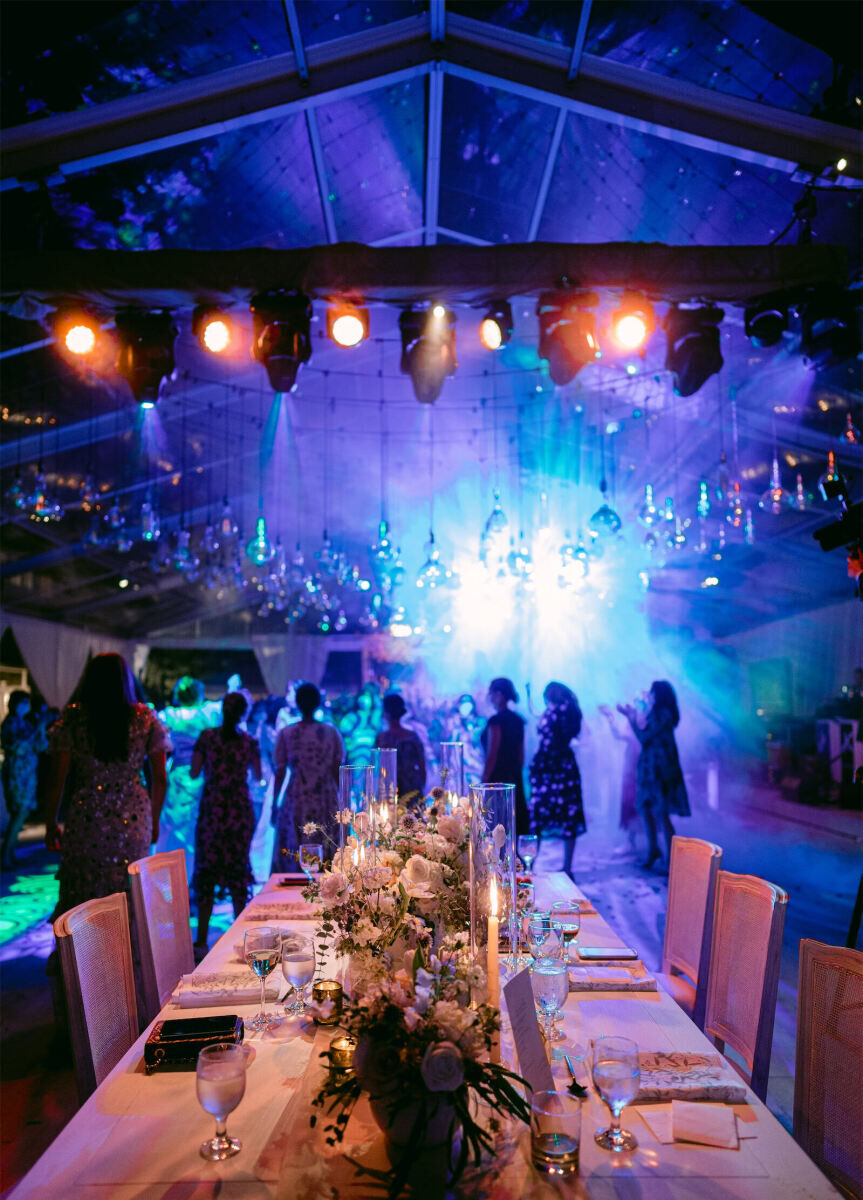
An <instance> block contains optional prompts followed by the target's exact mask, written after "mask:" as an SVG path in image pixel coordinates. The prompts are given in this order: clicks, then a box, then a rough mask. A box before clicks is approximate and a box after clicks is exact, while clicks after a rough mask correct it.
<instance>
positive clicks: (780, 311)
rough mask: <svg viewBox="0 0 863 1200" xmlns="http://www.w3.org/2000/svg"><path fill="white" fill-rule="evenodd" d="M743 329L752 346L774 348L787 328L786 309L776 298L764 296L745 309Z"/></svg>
mask: <svg viewBox="0 0 863 1200" xmlns="http://www.w3.org/2000/svg"><path fill="white" fill-rule="evenodd" d="M744 327H745V329H746V336H747V337H748V338H749V340H750V342H751V343H752V345H753V346H758V347H759V349H761V348H763V347H766V346H775V345H776V343H777V342H778V341H779V339H780V338H781V337H782V334H783V333H784V332H785V330H786V329H787V328H788V308H787V306H786V304H784V303H783V302H782V300H781V299H780V298H779V297H778V296H774V297H770V296H765V297H764V299H763V300H759V301H758V302H757V303H756V304H752V305H750V306H749V307H748V308H747V309H746V312H745V315H744Z"/></svg>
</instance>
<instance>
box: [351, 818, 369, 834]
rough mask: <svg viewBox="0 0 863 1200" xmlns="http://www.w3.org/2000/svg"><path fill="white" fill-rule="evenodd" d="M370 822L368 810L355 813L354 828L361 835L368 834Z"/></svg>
mask: <svg viewBox="0 0 863 1200" xmlns="http://www.w3.org/2000/svg"><path fill="white" fill-rule="evenodd" d="M370 824H371V821H370V818H369V814H368V813H367V812H358V813H354V829H355V830H356V831H357V834H358V835H359V836H360V837H365V836H366V834H367V833H368V831H369V825H370Z"/></svg>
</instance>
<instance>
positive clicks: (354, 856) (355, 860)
mask: <svg viewBox="0 0 863 1200" xmlns="http://www.w3.org/2000/svg"><path fill="white" fill-rule="evenodd" d="M359 861H360V853H359V850H357V848H356V846H354V852H353V854H352V855H351V862H352V863H353V864H354V866H356V865H357V863H358V862H359Z"/></svg>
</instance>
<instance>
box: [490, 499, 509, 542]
mask: <svg viewBox="0 0 863 1200" xmlns="http://www.w3.org/2000/svg"><path fill="white" fill-rule="evenodd" d="M485 529H486V532H487V533H490V534H491V535H492V536H494V535H497V534H501V533H506V531H507V530H508V529H509V521H508V520H507V517H506V513H505V512H504V511H503V509H502V508H501V504H500V492H499V491H498V490H497V488H495V489H494V507H493V508H492V510H491V512H490V513H489V516H488V519H487V520H486V523H485Z"/></svg>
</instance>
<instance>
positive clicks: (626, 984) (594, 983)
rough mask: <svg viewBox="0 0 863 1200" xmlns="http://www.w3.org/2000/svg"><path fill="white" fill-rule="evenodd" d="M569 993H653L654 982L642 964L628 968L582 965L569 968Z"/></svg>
mask: <svg viewBox="0 0 863 1200" xmlns="http://www.w3.org/2000/svg"><path fill="white" fill-rule="evenodd" d="M569 990H570V991H571V992H655V991H656V990H657V988H656V980H655V979H654V978H653V976H652V975H648V974H647V971H646V970H645V967H644V963H643V962H634V963H631V964H629V965H628V966H614V967H607V966H600V965H599V964H596V963H592V964H591V965H590V966H587V965H586V964H584V963H582V965H581V966H578V967H574V966H572V967H570V968H569Z"/></svg>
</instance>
